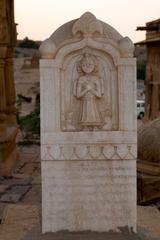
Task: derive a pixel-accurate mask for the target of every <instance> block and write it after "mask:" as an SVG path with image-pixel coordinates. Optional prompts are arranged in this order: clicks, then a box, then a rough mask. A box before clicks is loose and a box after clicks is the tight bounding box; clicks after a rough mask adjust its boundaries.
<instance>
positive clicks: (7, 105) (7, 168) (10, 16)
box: [0, 0, 18, 176]
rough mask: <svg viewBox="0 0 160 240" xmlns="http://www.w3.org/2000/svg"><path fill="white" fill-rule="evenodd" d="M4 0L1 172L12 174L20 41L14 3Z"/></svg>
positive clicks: (0, 6)
mask: <svg viewBox="0 0 160 240" xmlns="http://www.w3.org/2000/svg"><path fill="white" fill-rule="evenodd" d="M13 2H14V1H13V0H12V1H5V0H1V2H0V79H1V80H0V176H11V174H12V171H13V168H14V166H15V164H16V162H17V160H18V155H17V151H16V144H15V142H16V135H17V132H18V126H17V124H16V109H15V88H14V79H13V56H14V46H15V43H16V35H17V34H16V25H15V23H14V4H13Z"/></svg>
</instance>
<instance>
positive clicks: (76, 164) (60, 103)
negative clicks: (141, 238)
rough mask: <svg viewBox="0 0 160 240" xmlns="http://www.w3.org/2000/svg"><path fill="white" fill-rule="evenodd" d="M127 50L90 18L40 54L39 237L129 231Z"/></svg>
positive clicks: (131, 99)
mask: <svg viewBox="0 0 160 240" xmlns="http://www.w3.org/2000/svg"><path fill="white" fill-rule="evenodd" d="M133 51H134V45H133V43H132V42H131V40H130V39H129V38H128V37H124V38H123V37H122V36H121V35H120V34H119V33H118V32H117V31H116V30H115V29H113V28H112V27H111V26H110V25H108V24H106V23H104V22H102V21H100V20H98V19H96V17H95V16H94V15H93V14H91V13H89V12H86V13H85V14H83V15H82V16H81V17H80V18H79V19H76V20H73V21H70V22H68V23H66V24H64V25H63V26H61V27H60V28H58V29H57V30H56V31H55V32H54V33H53V34H52V35H51V37H50V38H49V39H47V40H45V41H44V42H43V43H42V45H41V47H40V52H41V56H42V59H41V60H40V74H41V161H42V232H43V233H45V232H56V231H60V230H69V231H85V230H91V231H100V232H101V231H105V232H107V231H109V230H113V231H120V228H121V227H126V226H127V227H128V228H129V229H130V230H133V231H136V158H137V139H136V104H135V103H136V61H135V59H134V58H133Z"/></svg>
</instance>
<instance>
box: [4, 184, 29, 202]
mask: <svg viewBox="0 0 160 240" xmlns="http://www.w3.org/2000/svg"><path fill="white" fill-rule="evenodd" d="M30 188H31V186H13V187H12V188H11V189H9V190H8V191H7V192H6V193H5V194H3V195H2V196H1V197H0V202H11V203H14V202H18V201H19V200H20V199H22V198H23V196H24V195H25V194H26V193H27V192H28V191H29V189H30Z"/></svg>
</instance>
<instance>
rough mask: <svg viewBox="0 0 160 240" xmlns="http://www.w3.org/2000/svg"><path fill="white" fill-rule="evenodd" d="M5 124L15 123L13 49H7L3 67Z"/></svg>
mask: <svg viewBox="0 0 160 240" xmlns="http://www.w3.org/2000/svg"><path fill="white" fill-rule="evenodd" d="M5 77H6V105H7V106H6V113H7V123H9V124H12V123H16V108H15V101H16V97H15V86H14V78H13V48H11V47H8V49H7V56H6V65H5Z"/></svg>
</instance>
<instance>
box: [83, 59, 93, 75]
mask: <svg viewBox="0 0 160 240" xmlns="http://www.w3.org/2000/svg"><path fill="white" fill-rule="evenodd" d="M94 67H95V66H94V63H93V61H89V60H87V59H85V60H84V61H83V62H82V70H83V72H85V73H91V72H93V70H94Z"/></svg>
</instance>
